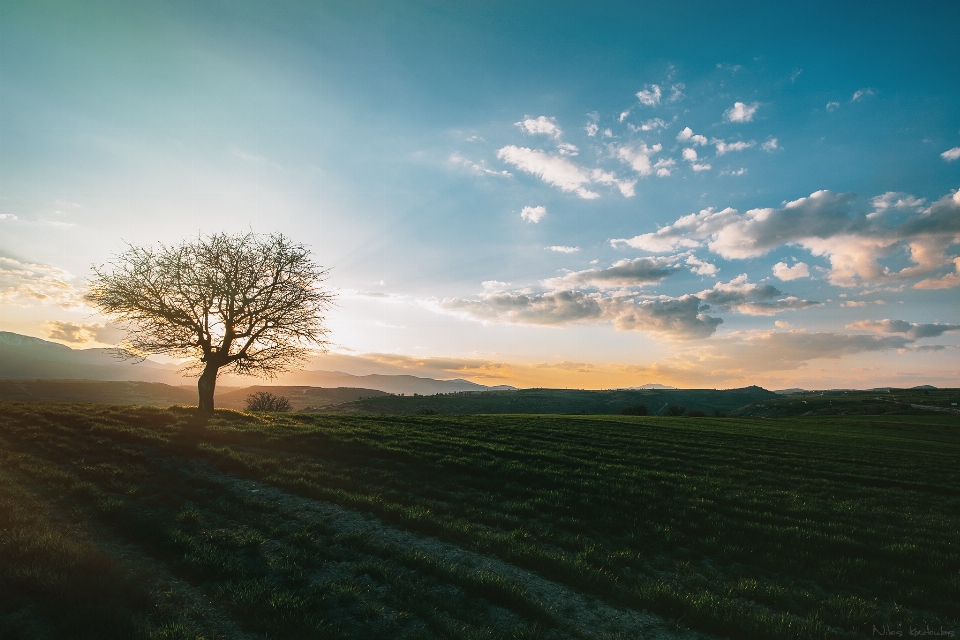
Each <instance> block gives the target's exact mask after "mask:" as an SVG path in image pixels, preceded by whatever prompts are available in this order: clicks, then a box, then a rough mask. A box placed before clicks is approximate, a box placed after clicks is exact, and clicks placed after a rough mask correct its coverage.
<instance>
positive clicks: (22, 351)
mask: <svg viewBox="0 0 960 640" xmlns="http://www.w3.org/2000/svg"><path fill="white" fill-rule="evenodd" d="M177 369H178V367H176V366H175V365H166V364H160V363H157V362H151V361H150V360H145V361H143V362H133V361H129V360H128V361H123V360H118V359H117V358H116V357H114V356H113V350H112V349H71V348H70V347H66V346H64V345H62V344H57V343H55V342H48V341H47V340H41V339H39V338H31V337H29V336H22V335H20V334H17V333H10V332H8V331H0V379H4V378H5V379H77V380H140V381H144V382H165V383H167V384H173V385H179V384H183V383H184V378H183V377H182V376H181V375H180V374H179V373H177Z"/></svg>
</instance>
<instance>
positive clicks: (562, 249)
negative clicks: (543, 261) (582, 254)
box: [547, 245, 580, 253]
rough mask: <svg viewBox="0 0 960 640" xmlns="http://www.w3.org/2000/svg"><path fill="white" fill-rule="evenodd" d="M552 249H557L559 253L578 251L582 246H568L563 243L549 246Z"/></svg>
mask: <svg viewBox="0 0 960 640" xmlns="http://www.w3.org/2000/svg"><path fill="white" fill-rule="evenodd" d="M547 249H549V250H550V251H556V252H557V253H576V252H577V251H580V247H566V246H563V245H554V246H552V247H547Z"/></svg>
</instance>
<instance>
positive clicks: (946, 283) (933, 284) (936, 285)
mask: <svg viewBox="0 0 960 640" xmlns="http://www.w3.org/2000/svg"><path fill="white" fill-rule="evenodd" d="M953 263H954V265H955V266H956V270H955V271H953V272H952V273H950V272H948V273H946V274H944V275H943V276H941V277H939V278H927V279H926V280H921V281H920V282H918V283H917V284H915V285H913V288H914V289H952V288H954V287H960V258H954V259H953Z"/></svg>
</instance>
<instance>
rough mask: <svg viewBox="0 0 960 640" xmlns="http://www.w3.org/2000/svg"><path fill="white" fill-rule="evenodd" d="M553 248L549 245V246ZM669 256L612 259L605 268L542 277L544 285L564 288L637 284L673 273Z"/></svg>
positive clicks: (674, 271)
mask: <svg viewBox="0 0 960 640" xmlns="http://www.w3.org/2000/svg"><path fill="white" fill-rule="evenodd" d="M551 248H552V247H551ZM671 262H673V261H672V260H671V259H669V258H635V259H633V260H629V259H624V260H619V261H617V262H614V263H613V264H612V265H610V266H609V267H607V268H605V269H599V268H597V269H586V270H584V271H571V272H570V273H567V274H565V275H563V276H560V277H559V278H550V279H548V280H544V281H543V285H544V286H545V287H549V288H551V289H564V288H570V287H575V286H587V287H598V288H601V289H607V288H614V287H640V286H643V285H646V284H653V283H656V282H660V281H661V280H663V279H664V278H666V277H668V276H671V275H673V274H674V273H676V272H677V270H676V269H675V268H673V267H671V266H669V265H670V263H671Z"/></svg>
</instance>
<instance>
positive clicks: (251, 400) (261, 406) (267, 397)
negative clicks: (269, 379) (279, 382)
mask: <svg viewBox="0 0 960 640" xmlns="http://www.w3.org/2000/svg"><path fill="white" fill-rule="evenodd" d="M290 409H291V406H290V401H289V400H287V399H286V398H284V397H283V396H278V395H274V394H272V393H270V392H269V391H257V392H256V393H251V394H250V395H249V396H247V411H290Z"/></svg>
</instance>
